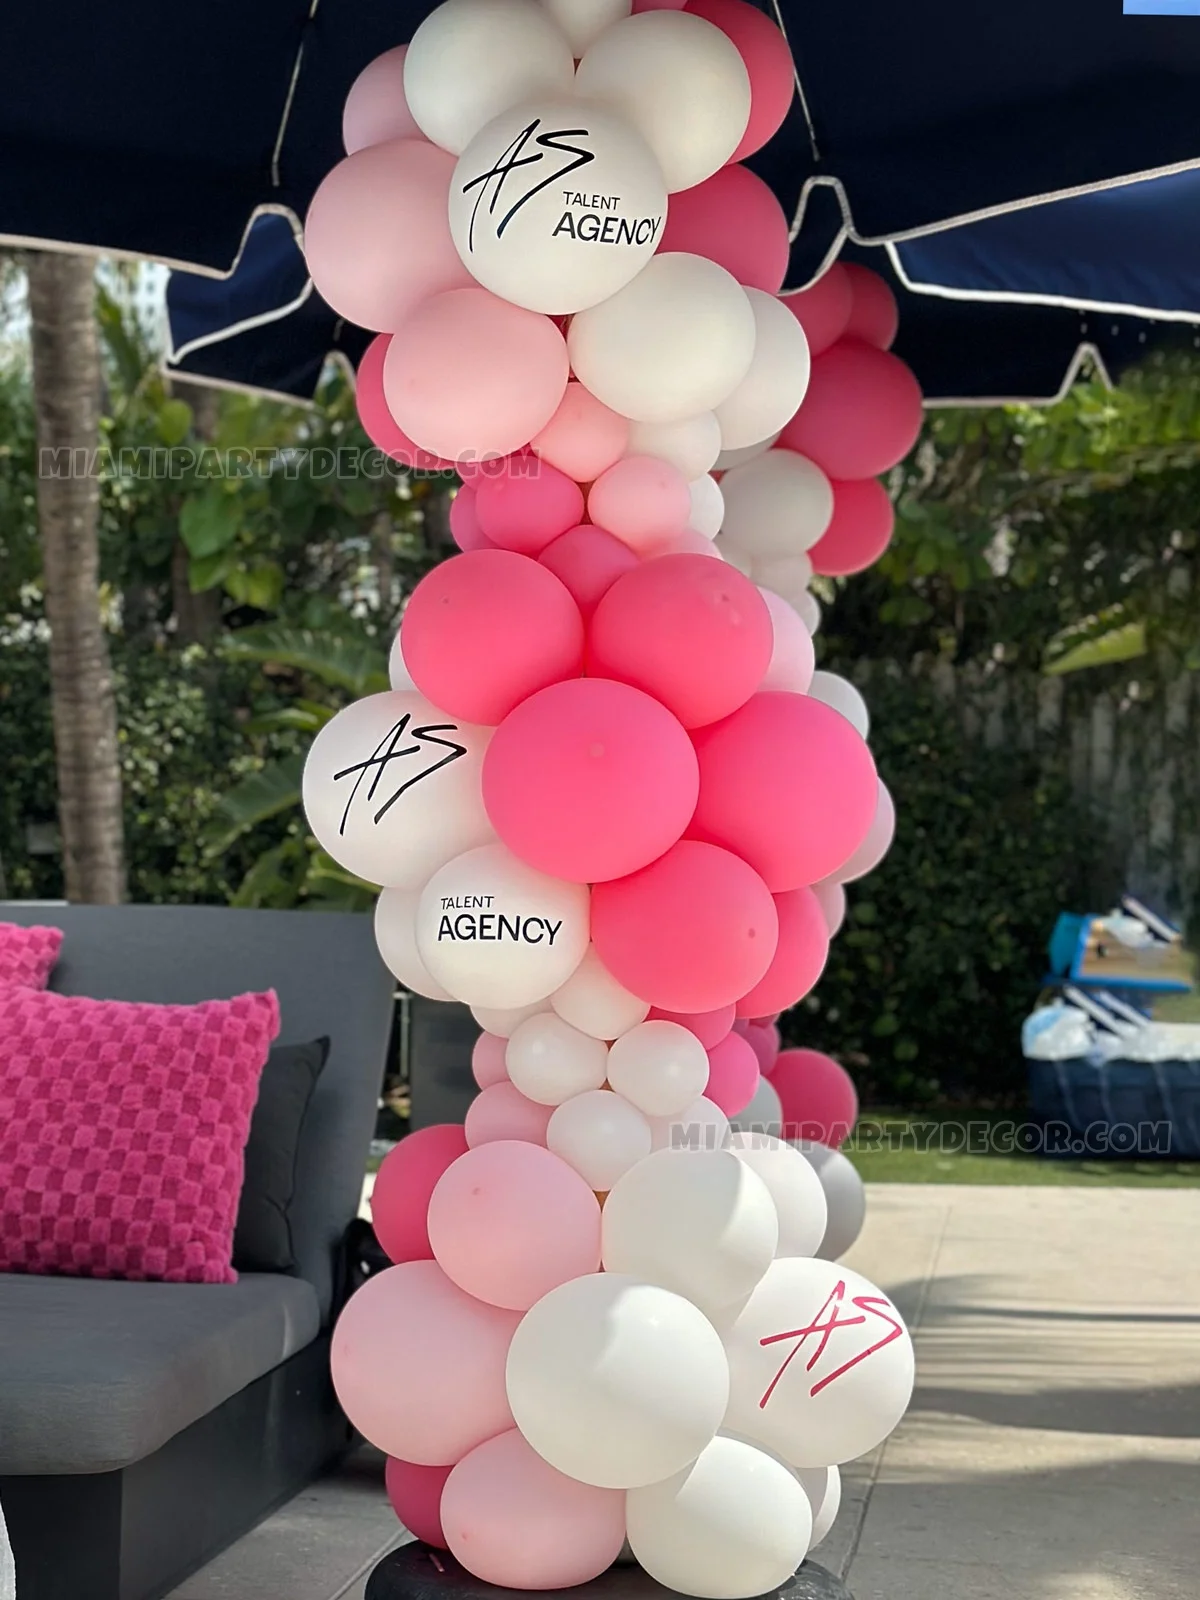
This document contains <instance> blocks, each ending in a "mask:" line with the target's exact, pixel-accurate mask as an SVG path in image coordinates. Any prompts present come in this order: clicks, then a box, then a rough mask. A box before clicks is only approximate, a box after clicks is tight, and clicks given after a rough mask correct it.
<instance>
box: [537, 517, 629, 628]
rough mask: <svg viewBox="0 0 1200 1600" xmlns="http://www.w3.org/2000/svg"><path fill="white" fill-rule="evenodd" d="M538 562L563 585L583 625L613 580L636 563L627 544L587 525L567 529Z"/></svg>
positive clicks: (546, 549) (543, 553) (614, 581)
mask: <svg viewBox="0 0 1200 1600" xmlns="http://www.w3.org/2000/svg"><path fill="white" fill-rule="evenodd" d="M538 560H539V561H540V562H541V564H542V566H544V567H548V568H549V570H550V571H551V572H552V573H553V574H554V576H555V577H556V578H558V579H559V580H560V582H562V583H563V584H565V585H566V587H567V589H568V590H569V591H570V594H571V596H572V598H573V599H574V601H575V604H576V605H577V606H578V607H579V609H580V611H581V613H582V614H583V618H584V621H585V622H586V621H587V620H588V619H589V618H590V617H591V615H592V612H593V611H595V609H596V607H597V606H598V605H599V604H600V602H601V600H603V598H604V596H605V595H606V594H607V593H608V591H609V590H610V589H611V588H612V586H613V584H614V583H616V581H617V579H618V578H620V577H623V576H624V575H625V573H627V572H632V570H633V568H634V567H636V566H637V564H638V557H637V556H636V555H635V554H634V553H633V551H632V550H631V549H630V548H629V546H628V545H627V544H622V543H621V541H620V540H619V539H614V538H613V536H612V534H611V533H605V531H604V529H603V528H594V527H593V526H592V525H591V523H584V524H583V525H582V526H580V527H578V528H569V529H568V530H567V532H566V533H564V534H563V535H562V536H561V537H560V538H558V539H555V541H554V543H553V544H548V545H547V546H546V548H545V549H544V550H543V551H542V553H541V555H540V556H539V557H538Z"/></svg>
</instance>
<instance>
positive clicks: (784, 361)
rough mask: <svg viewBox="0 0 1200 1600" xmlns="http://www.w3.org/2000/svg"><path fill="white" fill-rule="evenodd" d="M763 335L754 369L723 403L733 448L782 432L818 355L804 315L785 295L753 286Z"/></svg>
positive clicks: (720, 412) (725, 438) (721, 417)
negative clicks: (794, 311)
mask: <svg viewBox="0 0 1200 1600" xmlns="http://www.w3.org/2000/svg"><path fill="white" fill-rule="evenodd" d="M746 293H747V295H748V296H749V298H750V305H751V308H752V309H753V311H754V322H755V327H756V329H757V335H756V338H755V342H754V360H753V361H752V362H751V363H750V370H749V372H748V373H747V374H746V376H745V377H744V378H743V379H742V381H741V383H740V384H739V385H738V386H737V388H736V389H735V390H734V391H733V393H732V394H731V395H730V396H729V398H728V399H727V400H722V402H721V404H720V405H719V406H718V407H717V421H718V422H719V423H720V425H721V443H722V444H723V445H724V446H725V447H726V448H727V449H732V450H737V449H744V448H745V447H746V446H753V445H755V444H757V443H758V441H759V440H760V439H765V438H767V437H768V436H769V435H770V434H772V433H778V432H779V431H780V429H782V427H783V425H784V424H785V423H786V422H790V421H791V419H792V418H793V417H794V416H795V415H796V412H797V411H799V409H800V403H801V401H802V400H803V399H804V396H805V394H806V393H807V390H808V378H809V373H810V372H811V370H812V361H811V358H810V356H809V353H808V340H807V339H806V338H805V335H804V329H803V328H802V327H801V326H800V323H799V321H798V320H797V318H795V317H794V316H793V315H792V313H791V312H790V311H789V310H788V308H787V306H785V305H784V303H783V301H782V300H778V299H776V297H775V296H774V295H773V294H767V293H765V292H764V291H763V290H762V289H747V290H746Z"/></svg>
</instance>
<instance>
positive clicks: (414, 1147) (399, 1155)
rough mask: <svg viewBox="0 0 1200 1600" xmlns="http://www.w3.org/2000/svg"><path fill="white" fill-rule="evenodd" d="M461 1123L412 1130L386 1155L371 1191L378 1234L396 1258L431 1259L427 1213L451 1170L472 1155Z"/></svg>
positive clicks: (372, 1215) (391, 1254)
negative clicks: (450, 1168)
mask: <svg viewBox="0 0 1200 1600" xmlns="http://www.w3.org/2000/svg"><path fill="white" fill-rule="evenodd" d="M466 1153H467V1141H466V1136H465V1135H464V1133H463V1130H462V1128H461V1127H460V1126H459V1125H458V1124H457V1123H449V1122H443V1123H438V1124H437V1125H436V1126H435V1127H432V1128H419V1129H418V1130H417V1132H416V1133H410V1134H407V1135H406V1136H405V1137H404V1138H403V1139H401V1141H400V1143H399V1144H398V1145H397V1146H396V1147H395V1149H394V1150H390V1151H389V1152H388V1154H387V1155H386V1156H385V1157H384V1158H383V1161H382V1163H381V1164H380V1168H379V1171H378V1173H377V1174H376V1177H375V1186H374V1188H373V1189H372V1190H371V1221H372V1224H373V1225H374V1228H375V1237H376V1238H377V1239H378V1240H379V1243H380V1245H381V1246H382V1248H383V1250H384V1251H385V1252H386V1254H387V1256H388V1257H389V1259H390V1260H392V1261H397V1262H399V1261H431V1260H432V1259H433V1249H432V1247H431V1246H430V1243H429V1231H428V1229H427V1228H426V1226H425V1214H426V1212H427V1211H428V1210H429V1197H430V1195H431V1194H432V1193H433V1191H434V1189H436V1188H437V1185H438V1180H439V1179H440V1178H441V1176H442V1174H443V1173H444V1172H445V1171H446V1169H447V1168H448V1167H450V1166H452V1165H453V1163H454V1162H455V1161H457V1160H458V1158H459V1156H462V1155H466Z"/></svg>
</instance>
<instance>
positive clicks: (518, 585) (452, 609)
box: [403, 550, 583, 727]
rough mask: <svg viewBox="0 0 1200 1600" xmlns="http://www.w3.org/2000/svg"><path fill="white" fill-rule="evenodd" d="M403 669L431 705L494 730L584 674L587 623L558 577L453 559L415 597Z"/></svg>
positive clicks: (408, 614)
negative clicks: (555, 686) (537, 697)
mask: <svg viewBox="0 0 1200 1600" xmlns="http://www.w3.org/2000/svg"><path fill="white" fill-rule="evenodd" d="M403 631H404V660H405V664H406V665H407V667H408V670H409V672H410V674H411V675H412V680H413V682H414V683H415V684H416V686H417V688H418V689H420V691H421V693H422V694H423V695H425V696H426V698H427V699H429V700H432V701H433V703H434V705H435V706H437V707H438V708H439V709H440V710H443V711H447V712H449V714H450V715H451V716H452V717H461V718H462V719H463V721H464V722H476V723H481V724H482V725H484V726H485V727H490V726H494V725H495V724H496V723H498V722H503V720H504V718H505V717H506V716H507V715H508V713H509V712H510V711H511V710H512V709H513V707H514V706H517V705H520V703H521V701H522V700H525V699H527V698H528V696H529V695H531V694H536V693H537V691H538V690H539V689H545V688H548V687H549V685H550V684H552V683H557V682H559V681H560V680H561V679H563V678H572V677H577V676H578V675H579V672H580V669H581V667H582V664H583V618H582V617H581V616H580V615H579V607H578V606H577V605H576V604H575V602H574V600H572V598H571V596H570V594H569V592H568V591H567V589H566V588H565V587H564V586H563V584H561V583H560V582H559V580H558V579H557V578H556V577H555V576H554V574H553V573H552V572H549V571H547V569H546V568H545V567H543V566H539V564H538V563H537V562H536V561H531V560H530V559H529V558H528V557H527V556H519V555H516V554H514V553H513V551H511V550H472V551H471V552H470V553H469V554H467V555H461V556H452V557H451V559H450V560H449V561H443V562H442V563H441V565H440V566H437V567H435V568H434V569H433V571H432V572H430V573H428V574H427V575H426V576H425V577H424V578H422V579H421V582H420V583H419V584H418V585H417V587H416V588H415V589H414V590H413V593H412V596H411V598H410V600H409V602H408V606H407V608H406V610H405V613H404V629H403Z"/></svg>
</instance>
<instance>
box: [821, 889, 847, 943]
mask: <svg viewBox="0 0 1200 1600" xmlns="http://www.w3.org/2000/svg"><path fill="white" fill-rule="evenodd" d="M813 893H814V894H815V895H816V897H817V899H818V900H819V901H820V902H821V910H822V912H823V913H824V916H825V921H826V923H827V925H828V927H829V937H830V939H836V938H837V936H838V934H839V933H840V932H841V929H842V924H843V922H845V920H846V891H845V889H843V887H842V885H841V884H840V883H838V882H837V880H836V879H835V878H826V879H825V880H824V882H822V883H814V884H813Z"/></svg>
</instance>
